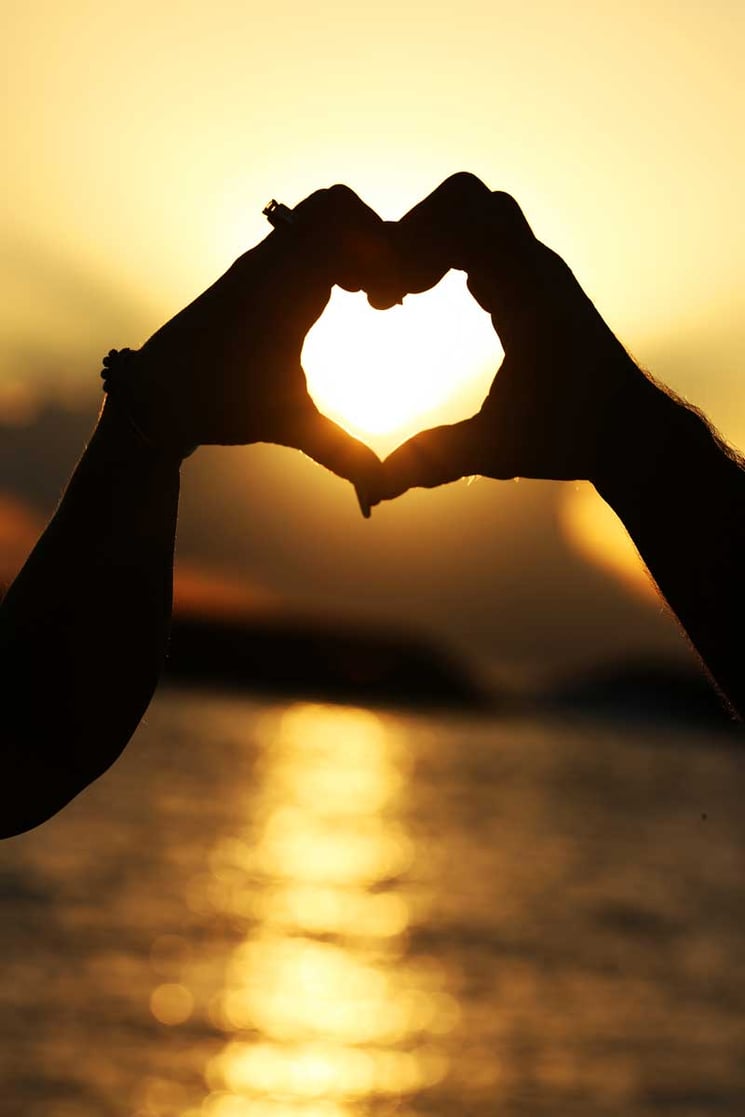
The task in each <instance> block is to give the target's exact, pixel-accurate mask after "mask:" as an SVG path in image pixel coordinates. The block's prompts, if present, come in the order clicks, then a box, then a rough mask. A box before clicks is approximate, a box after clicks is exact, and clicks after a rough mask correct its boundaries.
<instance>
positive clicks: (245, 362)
mask: <svg viewBox="0 0 745 1117" xmlns="http://www.w3.org/2000/svg"><path fill="white" fill-rule="evenodd" d="M294 215H295V220H294V222H293V224H292V225H291V226H290V227H289V228H282V229H278V230H276V231H274V232H272V233H270V234H269V236H268V237H267V238H266V239H265V240H264V241H262V242H261V244H259V245H258V246H257V247H256V248H254V249H253V250H251V251H250V252H248V253H246V254H245V255H244V256H242V257H241V258H240V259H239V260H237V261H236V263H235V264H234V265H233V266H232V267H231V268H230V269H229V271H228V272H227V273H226V274H225V275H224V276H223V277H222V278H221V279H219V280H218V281H217V283H215V284H214V286H213V287H211V288H210V289H209V290H207V291H206V292H205V293H204V294H202V295H201V296H200V297H199V298H198V299H197V300H196V301H195V302H193V303H192V304H191V305H190V306H188V307H187V308H186V309H185V310H183V311H181V313H180V314H178V315H177V316H176V317H175V318H174V319H172V320H171V321H170V322H169V323H167V324H166V325H165V326H164V327H163V328H162V329H160V330H159V331H158V332H157V333H156V334H154V335H153V337H152V338H150V340H149V341H148V342H147V343H146V344H145V345H144V346H143V348H142V349H141V350H139V352H138V353H136V354H135V355H134V357H132V358H131V359H130V361H129V363H128V366H127V367H126V369H124V370H123V371H122V373H121V379H120V380H119V383H118V384H117V385H116V386H115V387H116V390H115V388H114V387H112V389H111V390H110V393H109V396H108V398H107V400H106V402H105V405H104V408H103V411H102V414H101V417H100V420H99V423H98V426H97V429H96V430H95V432H94V434H93V437H92V439H91V441H90V444H89V445H88V447H87V449H86V451H85V453H84V455H83V457H82V459H81V461H80V463H79V465H78V467H77V469H76V471H75V473H74V475H73V477H72V480H71V481H70V483H69V486H68V488H67V491H66V492H65V495H64V497H63V499H62V501H61V503H60V506H59V508H58V510H57V512H56V514H55V516H54V517H53V519H52V521H51V523H50V524H49V526H48V527H47V529H46V531H45V532H44V534H43V536H42V537H41V539H40V540H39V542H38V544H37V546H36V548H35V549H34V551H33V552H32V554H31V556H30V558H29V559H28V561H27V562H26V564H25V566H24V568H23V569H22V571H21V572H20V574H19V575H18V577H17V578H16V580H15V582H14V583H13V585H12V586H11V587H10V589H9V590H8V592H7V594H6V596H5V598H4V600H3V602H2V605H1V606H0V649H2V664H3V670H2V682H1V684H0V685H1V687H2V691H1V693H0V697H1V699H2V729H1V730H0V732H1V733H2V739H1V741H2V748H1V750H0V835H2V836H4V837H7V836H10V835H13V834H18V833H21V832H23V831H25V830H28V829H30V828H31V827H33V826H36V825H38V824H39V823H41V822H43V821H44V820H45V819H47V818H49V817H51V816H52V815H53V814H55V813H56V812H57V811H58V810H59V809H60V808H61V807H63V806H64V805H65V804H66V803H68V802H69V801H70V800H71V799H72V798H74V796H75V795H77V794H78V793H79V792H80V791H81V790H82V789H83V788H85V787H86V786H87V785H88V784H90V783H91V782H92V781H93V780H94V779H95V778H96V777H97V776H99V775H100V774H101V773H102V772H104V771H105V770H106V769H107V768H108V767H109V766H110V765H111V764H112V763H113V761H114V760H115V759H116V757H117V756H118V755H119V754H120V753H121V751H122V749H123V748H124V747H125V745H126V744H127V742H128V740H129V738H130V736H131V735H132V733H133V732H134V730H135V728H136V727H137V725H138V723H139V721H140V719H141V717H142V715H143V713H144V711H145V710H146V708H147V706H148V703H149V701H150V699H151V697H152V694H153V691H154V689H155V686H156V683H157V680H158V676H159V673H160V670H161V666H162V663H163V659H164V656H165V653H166V648H167V641H168V632H169V622H170V616H171V598H172V592H171V591H172V565H173V553H174V538H175V530H176V519H177V509H178V495H179V468H180V464H181V460H182V456H183V454H184V453H185V452H186V450H187V448H191V447H193V446H194V445H195V444H200V443H219V444H236V443H251V442H258V441H263V442H276V443H279V444H281V445H286V446H292V447H296V448H298V449H301V450H303V451H304V452H305V453H307V454H308V455H309V456H311V457H313V458H315V459H316V460H317V461H318V462H320V463H321V464H323V465H325V466H327V467H328V468H329V469H331V470H333V471H334V472H335V473H337V474H338V475H340V476H341V477H344V478H348V479H349V480H351V481H352V482H353V483H354V485H355V487H356V488H357V491H358V495H359V499H360V504H361V505H362V507H363V512H364V511H366V510H367V511H368V514H369V510H368V509H366V502H367V498H366V492H367V491H368V490H369V489H370V487H371V484H372V479H373V478H374V475H375V472H376V470H377V469H378V468H379V466H380V463H379V461H378V459H377V458H376V456H375V455H374V454H373V453H372V451H371V450H369V449H368V448H367V447H366V446H364V445H363V444H362V443H360V442H357V441H356V440H355V439H353V438H351V437H349V436H348V435H347V434H346V433H345V432H343V431H342V430H341V429H340V428H339V427H337V426H336V425H335V424H334V423H332V422H331V421H330V420H328V419H326V418H325V417H323V416H322V415H320V414H319V412H318V411H317V409H316V408H315V406H314V404H313V403H312V401H311V400H310V398H309V396H308V394H307V391H306V386H305V378H304V375H303V371H302V368H301V365H300V353H301V350H302V345H303V340H304V337H305V334H306V333H307V331H308V329H309V328H310V326H311V324H312V323H313V322H314V321H315V319H316V318H317V317H318V316H319V315H320V314H321V312H322V310H323V308H324V306H325V305H326V303H327V301H328V298H329V295H330V293H331V288H332V286H333V284H334V283H339V284H341V285H343V286H346V287H348V288H351V289H355V288H358V287H361V286H364V285H365V283H366V282H367V281H368V280H369V277H370V274H371V273H373V272H374V271H375V269H376V268H377V267H379V266H381V264H382V260H383V255H384V252H385V243H386V241H385V237H384V236H383V235H382V233H381V230H382V222H380V219H379V218H377V217H376V215H375V214H374V213H373V212H372V211H371V210H369V209H368V208H367V207H366V206H365V205H364V204H363V203H362V202H361V201H360V200H359V199H358V198H357V197H356V195H354V194H353V193H352V192H351V191H349V190H348V189H346V188H345V187H332V188H331V189H330V190H325V191H319V192H318V193H316V194H314V195H311V197H310V198H308V199H306V200H305V202H302V203H300V205H299V206H298V207H296V209H295V210H294ZM143 435H144V436H145V437H144V438H143Z"/></svg>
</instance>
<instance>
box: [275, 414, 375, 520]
mask: <svg viewBox="0 0 745 1117" xmlns="http://www.w3.org/2000/svg"><path fill="white" fill-rule="evenodd" d="M283 441H285V442H286V444H287V445H291V446H295V447H296V448H297V449H298V450H302V451H303V453H305V454H308V456H309V457H311V458H313V460H314V461H317V462H318V463H319V464H320V465H323V466H325V467H326V469H330V470H331V472H332V473H335V474H336V475H337V477H343V478H344V479H345V480H347V481H351V482H352V484H353V485H354V488H355V491H356V493H357V500H358V502H359V505H360V511H361V512H362V515H363V516H364V517H365V519H369V516H370V506H371V502H372V498H371V494H372V493H373V492H377V490H378V488H379V486H380V470H381V465H382V463H381V461H380V458H379V457H378V456H377V454H375V453H373V451H372V450H371V449H370V447H369V446H366V445H365V444H364V442H360V441H359V439H357V438H353V437H352V435H350V434H348V433H347V431H345V430H343V429H342V427H340V426H339V425H338V424H337V423H334V422H333V420H331V419H328V418H327V417H326V416H325V415H322V414H321V412H320V411H318V410H317V409H315V408H313V409H304V414H303V415H302V417H300V418H298V419H297V420H296V421H295V422H294V424H293V430H292V433H291V435H290V436H289V438H287V439H283Z"/></svg>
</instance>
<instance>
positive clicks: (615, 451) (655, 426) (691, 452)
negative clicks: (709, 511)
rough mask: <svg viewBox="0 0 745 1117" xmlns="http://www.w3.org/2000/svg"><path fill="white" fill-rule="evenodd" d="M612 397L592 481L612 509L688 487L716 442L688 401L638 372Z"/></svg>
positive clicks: (639, 370)
mask: <svg viewBox="0 0 745 1117" xmlns="http://www.w3.org/2000/svg"><path fill="white" fill-rule="evenodd" d="M635 371H636V375H635V376H631V377H628V378H627V381H626V383H625V384H624V386H623V387H622V388H621V390H620V391H618V392H617V393H616V395H615V396H614V397H613V399H612V401H611V403H610V406H609V408H608V410H607V413H606V418H605V422H604V424H603V432H602V438H601V440H600V445H599V449H598V453H597V456H596V462H595V469H594V473H593V476H592V477H591V478H590V480H591V481H592V483H593V484H594V485H595V488H596V489H597V490H598V492H599V493H600V495H601V496H602V497H603V498H604V499H605V500H606V501H608V503H610V504H611V505H612V506H613V507H616V506H617V505H618V504H620V503H623V502H625V501H627V500H632V501H634V502H635V503H641V502H643V500H644V495H645V493H647V492H651V491H653V490H655V489H657V490H658V489H659V488H661V487H664V488H666V489H668V490H669V491H670V492H672V491H673V488H681V491H682V489H683V488H685V489H688V488H689V486H690V484H691V483H692V482H695V479H696V476H697V474H698V469H699V464H700V462H701V461H702V456H703V458H707V457H708V456H709V454H711V453H714V452H715V451H716V447H717V443H716V440H715V438H714V435H713V433H712V431H711V429H710V428H709V426H708V424H707V423H706V421H705V420H704V419H703V418H702V417H701V416H700V415H699V414H698V412H696V411H695V410H693V409H692V408H690V407H689V406H688V405H687V404H686V403H685V401H683V400H681V399H679V398H678V397H677V396H675V395H674V394H673V393H672V392H670V391H668V390H667V389H665V388H662V387H660V386H659V385H658V384H656V383H655V382H654V380H652V379H651V377H649V376H647V375H646V374H645V373H643V372H642V371H641V369H638V368H636V369H635Z"/></svg>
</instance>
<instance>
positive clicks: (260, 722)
mask: <svg viewBox="0 0 745 1117" xmlns="http://www.w3.org/2000/svg"><path fill="white" fill-rule="evenodd" d="M744 777H745V763H744V761H743V759H742V752H741V751H738V749H737V747H734V746H733V745H732V744H731V743H726V742H725V741H724V740H723V739H719V738H717V737H716V736H713V735H712V736H705V735H694V734H690V735H687V734H684V733H681V732H680V731H673V730H665V729H655V728H639V727H635V728H633V729H625V730H624V729H621V728H612V727H609V726H608V725H607V724H606V725H603V726H600V725H598V724H592V723H590V722H580V721H575V722H574V723H570V722H566V721H565V722H559V721H555V722H552V721H549V720H546V719H543V720H539V719H527V718H525V719H513V720H509V721H500V720H486V719H468V718H463V717H442V716H437V717H431V718H430V717H425V716H412V717H408V716H400V715H398V714H381V713H379V712H371V711H367V710H362V709H345V708H341V707H334V706H314V705H307V704H289V703H284V704H276V703H273V704H269V703H260V702H256V701H249V700H244V699H225V698H218V697H200V696H196V695H193V694H184V693H178V692H170V693H165V694H164V695H162V696H161V697H160V698H159V699H158V700H157V701H156V703H155V704H154V706H153V708H152V710H151V713H150V714H149V716H148V718H147V720H146V722H145V724H144V725H143V726H142V728H141V730H140V731H139V733H138V735H137V737H136V738H135V740H134V742H133V743H132V745H131V746H130V748H129V750H128V751H127V753H126V754H125V756H124V757H123V758H122V760H121V761H120V762H119V763H118V764H117V765H116V767H115V768H114V770H113V771H112V772H110V773H109V774H108V775H107V776H106V777H104V779H102V780H100V781H99V782H98V784H97V785H96V786H95V787H93V788H91V789H90V790H89V791H88V792H87V793H86V794H85V795H83V796H82V797H81V798H80V799H79V800H78V801H77V802H76V803H75V804H74V805H73V806H72V807H70V808H68V810H67V811H66V812H64V813H63V814H62V815H61V816H60V817H58V818H57V819H55V820H53V821H52V822H51V823H49V824H47V825H46V826H44V827H42V828H40V829H39V830H37V831H36V832H34V833H32V834H29V835H26V836H24V837H21V838H18V839H14V840H13V841H11V842H6V843H4V844H2V845H0V884H1V885H2V894H3V899H2V904H3V906H2V922H1V924H0V942H1V945H2V956H3V963H4V980H3V985H2V994H1V996H2V1001H3V1005H2V1013H1V1015H0V1040H1V1042H0V1062H1V1063H2V1113H3V1114H4V1115H6V1117H21V1115H23V1117H37V1115H38V1117H364V1115H383V1114H393V1113H396V1114H397V1115H400V1117H414V1115H418V1114H422V1115H423V1114H432V1115H435V1114H442V1115H446V1114H447V1115H460V1114H474V1115H476V1114H478V1115H491V1114H499V1115H505V1117H512V1115H515V1117H517V1115H521V1117H522V1115H525V1117H543V1115H551V1117H585V1115H587V1117H589V1115H592V1117H599V1115H600V1117H602V1115H611V1114H613V1115H619V1117H647V1115H649V1117H651V1115H653V1114H655V1115H657V1114H664V1115H671V1114H674V1115H675V1117H689V1115H690V1117H694V1115H695V1117H706V1115H709V1114H712V1115H717V1114H732V1115H733V1117H734V1115H736V1114H742V1113H744V1112H745V957H744V955H743V946H744V945H745V873H744V872H743V869H744V868H745V811H743V809H742V802H743V797H744V792H745V778H744Z"/></svg>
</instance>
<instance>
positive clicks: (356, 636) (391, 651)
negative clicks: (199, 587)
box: [165, 612, 740, 731]
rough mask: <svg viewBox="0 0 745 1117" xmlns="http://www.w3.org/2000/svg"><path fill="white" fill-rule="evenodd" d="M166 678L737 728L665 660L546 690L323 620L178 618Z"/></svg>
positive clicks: (707, 693) (700, 679) (403, 637)
mask: <svg viewBox="0 0 745 1117" xmlns="http://www.w3.org/2000/svg"><path fill="white" fill-rule="evenodd" d="M165 679H166V680H167V681H170V682H172V683H178V684H185V685H191V686H206V687H214V688H219V689H229V690H238V691H245V692H258V693H262V694H266V693H272V694H274V693H276V694H282V695H296V696H298V697H306V698H307V697H314V698H319V699H324V700H327V701H346V702H349V701H353V702H359V703H364V704H371V705H392V706H396V707H431V708H447V707H451V708H457V709H461V710H466V709H470V710H473V711H474V712H479V711H489V712H492V713H495V714H506V713H517V712H521V711H522V712H528V711H530V710H534V711H535V710H538V711H541V712H551V713H557V712H558V713H561V712H577V713H586V714H588V715H592V716H599V717H607V718H613V719H615V720H623V721H665V722H674V723H675V724H678V725H680V726H681V727H683V726H690V727H691V728H692V729H696V728H715V729H723V730H735V731H738V730H739V729H740V723H738V722H735V721H734V720H733V718H732V716H731V714H730V713H729V712H728V711H727V709H726V708H725V706H724V704H723V701H722V699H721V698H720V697H719V695H718V694H717V693H716V691H715V690H714V688H713V686H712V685H711V683H710V682H709V680H708V679H707V678H706V676H705V674H704V673H703V671H697V670H696V669H695V668H690V667H688V666H686V665H684V664H680V663H674V662H666V661H664V660H650V661H636V662H619V663H611V664H605V665H602V666H599V667H597V668H594V669H592V670H590V671H588V672H584V673H582V674H580V675H577V676H575V677H573V678H571V679H564V680H555V681H553V682H551V683H549V684H548V685H547V686H544V687H542V688H541V689H539V690H534V691H531V690H527V691H525V690H523V691H517V690H515V689H513V688H511V687H508V686H507V685H504V684H500V683H499V682H497V683H490V685H488V686H487V685H485V684H484V683H483V682H482V681H481V679H480V678H479V673H478V671H477V670H476V668H475V666H474V665H471V664H469V663H468V662H467V661H464V659H463V658H462V657H459V656H457V655H456V654H455V653H454V652H453V651H452V650H451V649H449V648H446V647H443V646H442V645H441V644H439V643H438V642H437V641H435V640H433V639H431V638H430V637H428V636H425V635H423V634H421V633H412V632H408V631H402V630H396V629H394V628H392V627H388V626H383V625H380V626H371V625H369V624H367V623H365V622H355V621H353V620H350V621H340V620H337V619H331V618H323V617H318V616H304V615H298V616H293V615H292V614H290V613H287V612H284V613H280V614H273V615H272V614H269V615H267V614H259V615H257V616H254V617H251V616H243V617H241V618H236V619H226V618H225V617H220V618H219V619H217V618H213V617H209V616H206V615H205V616H199V615H195V614H192V613H188V614H186V615H181V616H179V615H176V616H175V618H174V622H173V629H172V636H171V643H170V651H169V657H168V662H167V664H166V670H165Z"/></svg>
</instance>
